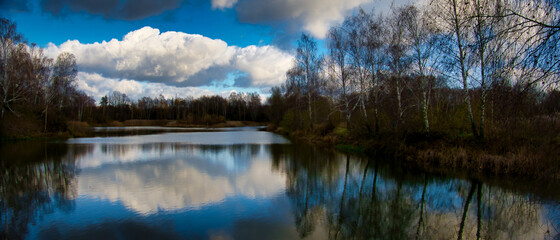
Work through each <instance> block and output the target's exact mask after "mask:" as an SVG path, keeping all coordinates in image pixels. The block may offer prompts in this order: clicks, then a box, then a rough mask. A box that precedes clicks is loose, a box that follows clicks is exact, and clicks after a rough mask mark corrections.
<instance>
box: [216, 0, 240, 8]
mask: <svg viewBox="0 0 560 240" xmlns="http://www.w3.org/2000/svg"><path fill="white" fill-rule="evenodd" d="M236 3H237V0H212V9H226V8H231V7H233V5H235V4H236Z"/></svg>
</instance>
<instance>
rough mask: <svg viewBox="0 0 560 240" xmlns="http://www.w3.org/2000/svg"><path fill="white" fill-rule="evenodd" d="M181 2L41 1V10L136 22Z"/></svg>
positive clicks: (146, 0) (174, 0) (172, 0)
mask: <svg viewBox="0 0 560 240" xmlns="http://www.w3.org/2000/svg"><path fill="white" fill-rule="evenodd" d="M182 3H183V0H160V1H152V0H96V1H91V0H42V1H41V8H42V9H43V11H45V12H49V13H52V14H53V15H55V16H59V15H61V14H65V13H66V11H71V12H82V11H83V12H86V13H89V14H93V15H102V16H103V17H105V18H109V19H122V20H138V19H143V18H147V17H150V16H155V15H159V14H161V13H163V12H165V11H167V10H173V9H177V8H179V7H180V6H181V4H182Z"/></svg>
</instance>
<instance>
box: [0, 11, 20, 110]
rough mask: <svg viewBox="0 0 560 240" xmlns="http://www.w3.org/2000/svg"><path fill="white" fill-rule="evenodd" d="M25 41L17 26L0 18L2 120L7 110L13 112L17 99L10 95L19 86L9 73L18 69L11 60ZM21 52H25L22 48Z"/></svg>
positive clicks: (0, 97)
mask: <svg viewBox="0 0 560 240" xmlns="http://www.w3.org/2000/svg"><path fill="white" fill-rule="evenodd" d="M22 41H23V36H22V35H21V34H19V33H18V32H17V31H16V24H15V23H14V22H12V21H10V20H8V19H5V18H0V48H2V49H0V54H1V56H0V60H1V61H2V63H1V64H0V65H1V69H0V71H1V76H2V80H1V81H0V94H2V96H0V101H1V102H0V103H1V105H0V107H1V110H0V112H1V113H0V118H4V112H5V110H10V111H12V112H13V110H12V109H11V107H10V104H11V103H12V102H14V101H16V99H14V98H13V97H14V96H13V95H12V96H10V93H12V92H13V89H11V88H13V87H16V86H17V84H15V83H14V81H11V79H10V76H9V74H8V71H9V69H10V68H17V67H16V66H11V65H10V59H11V57H12V55H13V54H14V51H17V45H18V43H20V42H22ZM19 50H20V51H21V50H23V49H22V47H21V46H20V48H19Z"/></svg>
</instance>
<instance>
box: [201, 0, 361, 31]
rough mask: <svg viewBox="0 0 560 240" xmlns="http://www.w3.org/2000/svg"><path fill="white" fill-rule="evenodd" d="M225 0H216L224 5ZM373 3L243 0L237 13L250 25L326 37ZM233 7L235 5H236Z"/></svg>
mask: <svg viewBox="0 0 560 240" xmlns="http://www.w3.org/2000/svg"><path fill="white" fill-rule="evenodd" d="M222 1H224V0H213V1H212V3H213V4H214V2H222ZM370 2H371V0H307V1H294V0H241V1H239V2H238V3H237V5H236V7H235V10H236V11H237V15H238V17H239V20H240V21H242V22H247V23H273V24H274V23H277V24H288V26H286V27H287V29H288V31H290V29H291V31H301V30H305V31H307V32H309V33H311V34H312V35H313V36H314V37H317V38H324V37H325V36H326V34H327V32H328V30H329V28H330V27H331V26H332V25H334V24H338V23H341V22H342V21H343V20H344V17H345V16H346V15H348V13H349V12H350V11H352V10H353V9H355V8H357V7H359V6H360V5H362V4H365V3H370ZM232 5H233V4H232Z"/></svg>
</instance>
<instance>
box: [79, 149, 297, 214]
mask: <svg viewBox="0 0 560 240" xmlns="http://www.w3.org/2000/svg"><path fill="white" fill-rule="evenodd" d="M111 146H112V147H116V146H121V147H122V149H125V150H122V149H120V150H118V148H117V150H115V149H112V150H110V151H106V152H105V153H103V151H99V147H96V150H94V151H93V152H91V154H88V155H86V156H84V158H83V159H81V160H80V165H81V166H82V167H85V168H83V169H82V172H81V174H80V177H79V181H78V183H79V186H78V187H79V194H80V195H82V196H83V195H87V196H89V197H96V198H101V199H108V200H111V201H120V202H122V204H123V205H125V206H126V207H128V208H131V209H133V210H135V211H137V212H139V213H142V214H151V213H154V212H157V211H159V210H163V211H170V210H180V209H184V208H199V207H201V206H204V205H206V204H213V203H217V202H220V201H222V200H224V199H225V198H227V197H229V196H244V197H248V198H263V197H270V196H274V195H276V194H279V193H281V192H282V191H283V190H284V187H285V182H286V179H285V175H283V174H281V173H272V172H271V166H270V162H269V161H268V159H269V156H268V153H269V151H266V150H265V149H264V148H266V147H267V146H264V145H261V146H258V145H256V146H251V145H237V146H224V147H220V148H216V147H212V148H204V147H203V146H192V145H191V146H182V147H179V146H176V145H167V144H164V145H155V146H156V147H154V146H152V147H147V146H138V145H111ZM255 147H258V148H257V151H255ZM121 150H122V151H121ZM115 152H118V154H115V155H116V156H114V157H113V158H106V157H107V155H110V154H114V153H115ZM99 154H101V156H98V155H99ZM135 158H140V159H142V160H140V161H138V160H135ZM88 165H89V166H90V168H87V166H88Z"/></svg>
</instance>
